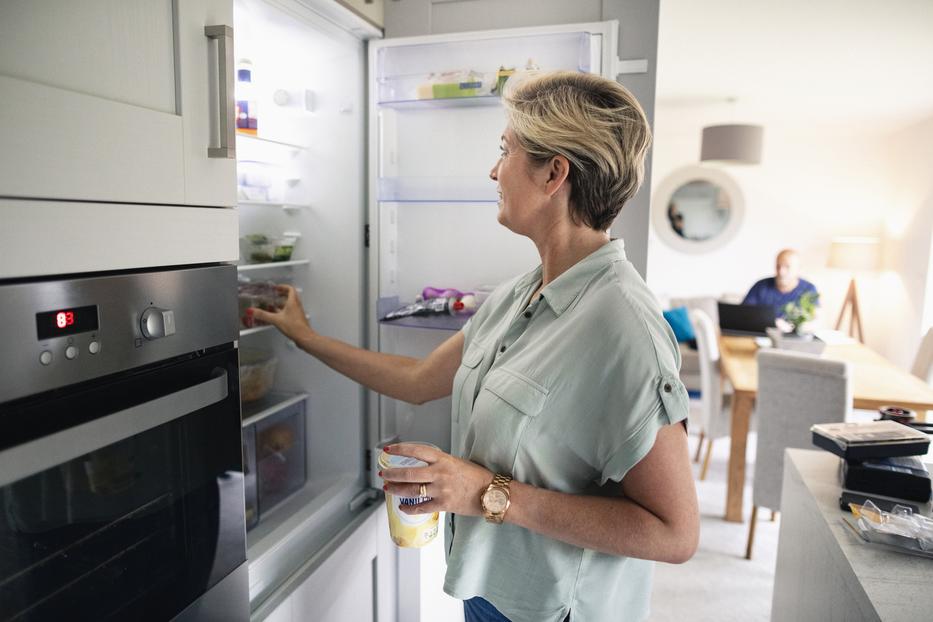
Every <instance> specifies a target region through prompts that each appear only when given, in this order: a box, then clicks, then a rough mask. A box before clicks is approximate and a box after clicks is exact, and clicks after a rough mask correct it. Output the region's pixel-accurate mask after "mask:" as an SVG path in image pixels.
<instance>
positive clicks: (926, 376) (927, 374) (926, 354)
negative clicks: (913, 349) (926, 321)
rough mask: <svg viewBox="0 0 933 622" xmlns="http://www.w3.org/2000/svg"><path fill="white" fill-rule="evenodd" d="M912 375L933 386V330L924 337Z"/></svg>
mask: <svg viewBox="0 0 933 622" xmlns="http://www.w3.org/2000/svg"><path fill="white" fill-rule="evenodd" d="M910 373H912V374H913V375H914V376H916V377H917V378H920V379H921V380H923V381H924V382H926V383H927V384H933V328H931V329H930V330H928V331H927V334H926V335H924V336H923V340H922V341H921V342H920V349H919V350H917V356H916V357H915V358H914V364H913V367H911V368H910Z"/></svg>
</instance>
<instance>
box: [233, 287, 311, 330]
mask: <svg viewBox="0 0 933 622" xmlns="http://www.w3.org/2000/svg"><path fill="white" fill-rule="evenodd" d="M277 289H278V290H279V292H280V293H282V294H285V295H286V299H285V306H284V307H282V308H281V309H279V310H278V311H274V312H271V311H263V310H262V309H255V308H250V309H247V310H246V313H247V314H248V315H252V316H253V319H254V320H257V321H259V322H265V323H266V324H271V325H273V326H275V327H276V328H278V329H279V330H280V331H282V334H284V335H285V336H286V337H288V338H289V339H291V340H292V341H297V339H298V337H300V336H301V335H302V334H306V333H308V332H309V331H311V330H312V329H311V325H310V324H308V318H307V317H305V310H304V307H302V306H301V299H300V298H298V292H296V291H295V288H294V287H292V286H291V285H278V286H277Z"/></svg>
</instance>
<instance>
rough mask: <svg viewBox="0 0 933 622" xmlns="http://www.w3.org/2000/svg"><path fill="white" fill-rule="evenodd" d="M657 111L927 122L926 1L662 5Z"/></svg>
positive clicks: (877, 123) (698, 0)
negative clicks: (732, 99)
mask: <svg viewBox="0 0 933 622" xmlns="http://www.w3.org/2000/svg"><path fill="white" fill-rule="evenodd" d="M733 97H734V98H736V99H737V101H736V103H735V104H731V105H730V104H728V103H726V102H727V100H728V98H733ZM657 107H658V110H659V112H662V113H664V112H674V111H679V112H683V113H684V114H692V113H699V114H706V115H707V116H709V114H710V112H711V111H719V112H718V113H716V114H721V115H722V116H723V117H724V119H729V118H731V120H733V121H752V122H758V123H766V124H769V125H774V124H780V123H782V122H787V123H790V124H793V123H801V122H806V123H825V124H844V125H850V124H863V125H870V126H873V127H874V129H876V130H879V131H880V130H895V129H899V128H902V127H905V126H908V125H910V124H912V123H915V122H918V121H920V120H923V119H926V118H929V117H931V116H933V0H771V1H769V2H764V1H761V0H661V9H660V32H659V39H658V82H657Z"/></svg>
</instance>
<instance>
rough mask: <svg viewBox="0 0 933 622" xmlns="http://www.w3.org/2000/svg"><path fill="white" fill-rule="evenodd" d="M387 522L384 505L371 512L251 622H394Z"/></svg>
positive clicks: (392, 567) (392, 550) (392, 549)
mask: <svg viewBox="0 0 933 622" xmlns="http://www.w3.org/2000/svg"><path fill="white" fill-rule="evenodd" d="M387 529H388V520H387V518H386V512H385V509H384V508H383V506H382V505H381V504H380V505H378V506H374V507H372V508H370V509H368V510H367V511H366V512H365V513H364V515H363V516H362V520H361V521H360V522H359V524H358V525H353V526H352V533H350V534H349V535H347V536H346V537H345V538H343V539H341V540H340V541H339V544H338V545H337V546H335V547H331V548H328V549H327V550H324V551H321V553H319V554H318V555H316V556H314V557H313V558H311V559H310V560H309V561H308V562H307V563H306V564H305V566H303V567H302V568H300V569H299V570H298V571H296V572H295V574H294V575H292V577H291V578H290V580H289V582H288V583H287V584H286V585H284V586H282V588H281V589H280V590H279V592H278V593H281V594H286V593H287V595H285V596H284V598H282V599H281V600H278V599H276V598H275V596H273V597H272V598H270V599H269V600H268V601H267V602H266V603H265V604H264V605H263V607H261V608H260V609H259V610H258V611H255V612H254V614H253V619H254V620H256V619H262V620H265V621H266V622H304V621H305V620H353V621H354V622H376V620H379V621H380V622H395V620H396V584H395V567H396V564H397V559H396V557H397V551H396V550H395V545H394V544H392V542H391V541H389V540H388V538H385V537H384V535H385V531H386V530H387Z"/></svg>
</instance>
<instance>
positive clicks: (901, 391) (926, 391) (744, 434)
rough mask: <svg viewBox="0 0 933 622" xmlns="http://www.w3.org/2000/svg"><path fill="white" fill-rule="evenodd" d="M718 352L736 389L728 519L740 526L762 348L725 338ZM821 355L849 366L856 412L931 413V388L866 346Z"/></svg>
mask: <svg viewBox="0 0 933 622" xmlns="http://www.w3.org/2000/svg"><path fill="white" fill-rule="evenodd" d="M719 348H720V367H721V369H722V375H723V377H725V378H726V379H728V380H729V382H730V383H731V384H732V387H733V390H734V393H733V396H732V431H731V434H732V437H731V446H730V451H729V476H728V489H727V492H726V516H725V519H726V520H727V521H732V522H742V520H743V517H742V496H743V494H744V492H745V450H746V445H747V440H748V424H749V419H750V418H751V415H752V410H753V409H754V407H755V397H756V395H757V393H758V363H757V362H756V360H755V355H756V353H757V351H758V345H757V344H756V342H755V339H754V338H752V337H731V336H722V337H720V339H719ZM821 356H822V357H823V358H827V359H832V360H837V361H846V362H848V363H850V364H851V370H852V376H851V382H852V406H853V408H858V409H867V410H874V409H877V408H880V407H881V406H886V405H895V406H901V407H904V408H910V409H912V410H916V411H918V414H924V413H925V412H926V411H928V410H933V387H931V386H930V385H928V384H927V383H926V382H924V381H923V380H921V379H919V378H917V377H916V376H913V375H911V374H909V373H907V372H906V371H903V370H901V369H900V368H898V367H896V366H895V365H894V364H893V363H891V362H890V361H888V360H887V359H885V358H884V357H883V356H881V355H880V354H878V353H877V352H875V351H874V350H872V349H871V348H869V347H868V346H865V345H863V344H861V343H858V342H853V343H845V344H828V345H827V346H826V348H825V349H824V350H823V353H822V354H821Z"/></svg>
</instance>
